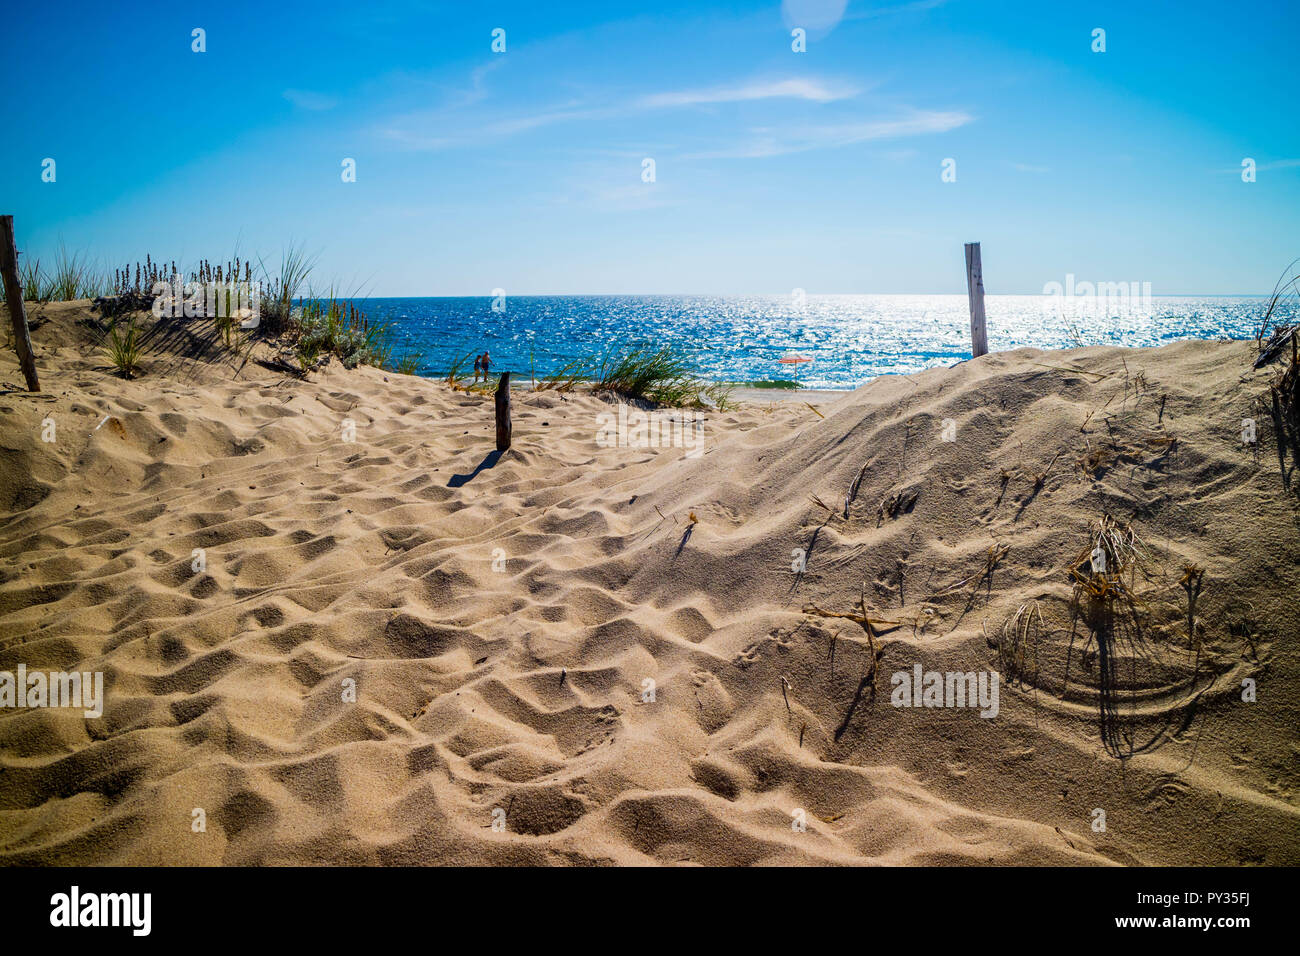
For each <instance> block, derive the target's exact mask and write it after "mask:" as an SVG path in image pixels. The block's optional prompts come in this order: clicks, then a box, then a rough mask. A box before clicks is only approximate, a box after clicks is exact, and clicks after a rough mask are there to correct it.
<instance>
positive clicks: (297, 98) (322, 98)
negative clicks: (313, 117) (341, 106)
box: [284, 90, 338, 113]
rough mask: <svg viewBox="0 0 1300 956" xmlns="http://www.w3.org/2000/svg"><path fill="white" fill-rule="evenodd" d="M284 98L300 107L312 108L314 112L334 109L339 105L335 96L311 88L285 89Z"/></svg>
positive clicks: (304, 108)
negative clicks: (316, 91)
mask: <svg viewBox="0 0 1300 956" xmlns="http://www.w3.org/2000/svg"><path fill="white" fill-rule="evenodd" d="M284 98H285V99H286V100H288V101H289V102H290V103H292V104H293V105H294V106H296V107H298V108H299V109H303V110H311V111H312V112H313V113H319V112H324V111H325V110H332V109H333V108H334V107H335V106H336V105H338V100H336V99H335V98H334V97H332V96H327V95H326V94H324V93H314V92H312V91H311V90H285V91H284Z"/></svg>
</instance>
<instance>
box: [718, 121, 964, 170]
mask: <svg viewBox="0 0 1300 956" xmlns="http://www.w3.org/2000/svg"><path fill="white" fill-rule="evenodd" d="M972 120H973V117H971V116H970V115H969V114H967V113H963V112H960V111H947V112H943V111H935V110H912V111H911V112H910V113H908V114H906V115H903V116H895V117H891V118H888V119H877V120H869V121H866V122H860V123H843V124H839V125H835V126H814V127H803V128H791V129H789V130H786V129H782V128H774V127H766V128H761V129H756V130H752V131H751V132H752V134H753V138H752V139H751V140H750V141H749V142H748V143H744V144H741V145H740V146H737V147H735V148H734V149H727V150H721V151H717V152H710V153H701V154H697V157H698V158H702V159H720V158H732V159H758V158H763V157H767V156H784V155H786V154H788V153H803V152H807V151H808V150H813V149H833V148H836V147H840V146H849V145H852V144H853V143H863V142H868V141H872V140H882V139H901V138H903V137H907V136H924V135H929V134H933V133H946V132H948V131H949V130H953V129H957V128H958V127H959V126H965V125H966V124H967V123H970V122H972Z"/></svg>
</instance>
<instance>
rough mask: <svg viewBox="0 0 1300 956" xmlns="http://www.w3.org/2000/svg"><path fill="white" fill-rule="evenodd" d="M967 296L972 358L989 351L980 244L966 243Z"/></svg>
mask: <svg viewBox="0 0 1300 956" xmlns="http://www.w3.org/2000/svg"><path fill="white" fill-rule="evenodd" d="M966 294H967V296H968V297H969V298H970V344H971V350H970V354H971V358H979V357H980V356H981V355H985V354H987V353H988V350H989V336H988V329H987V328H986V327H985V323H984V268H983V266H982V265H981V264H980V244H979V243H978V242H968V243H966Z"/></svg>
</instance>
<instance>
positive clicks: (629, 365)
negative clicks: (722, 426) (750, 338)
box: [537, 345, 734, 409]
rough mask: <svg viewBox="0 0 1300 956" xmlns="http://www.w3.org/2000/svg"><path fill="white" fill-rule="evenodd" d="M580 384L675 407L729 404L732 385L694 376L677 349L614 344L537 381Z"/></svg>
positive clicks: (553, 386)
mask: <svg viewBox="0 0 1300 956" xmlns="http://www.w3.org/2000/svg"><path fill="white" fill-rule="evenodd" d="M580 384H588V385H590V387H591V389H592V390H593V391H597V392H613V393H615V394H616V395H619V396H620V397H622V398H629V399H641V400H643V401H647V402H653V403H654V404H656V405H666V406H670V407H674V408H718V409H725V408H726V407H728V405H729V403H730V398H731V391H732V388H733V387H734V386H732V385H727V384H723V383H718V382H706V381H704V380H702V379H700V378H698V377H697V376H696V375H695V373H694V371H693V369H692V367H691V363H690V359H689V358H688V357H687V355H686V354H685V353H684V352H682V351H680V350H679V349H677V348H675V347H673V346H669V345H665V346H660V347H657V348H656V347H653V346H645V345H637V346H621V347H615V348H612V349H610V350H609V351H607V352H606V353H605V354H604V355H602V356H600V357H598V358H578V359H574V360H572V361H570V362H568V363H567V364H565V365H564V366H562V367H561V368H560V369H559V370H557V371H556V372H554V373H552V374H551V375H549V376H547V377H545V378H544V379H542V381H541V383H540V384H539V385H537V389H538V390H539V391H546V390H555V391H559V392H568V391H572V390H573V389H574V388H576V387H577V386H578V385H580Z"/></svg>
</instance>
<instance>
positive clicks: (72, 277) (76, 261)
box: [18, 245, 107, 303]
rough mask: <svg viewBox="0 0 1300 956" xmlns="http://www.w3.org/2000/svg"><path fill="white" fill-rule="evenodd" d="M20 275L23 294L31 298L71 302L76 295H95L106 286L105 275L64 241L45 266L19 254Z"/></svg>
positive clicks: (77, 297)
mask: <svg viewBox="0 0 1300 956" xmlns="http://www.w3.org/2000/svg"><path fill="white" fill-rule="evenodd" d="M20 258H21V261H20V262H19V265H18V272H19V275H18V278H19V281H20V282H21V283H22V287H23V298H24V299H25V300H26V301H28V302H41V303H44V302H71V301H73V300H76V299H93V298H94V297H95V296H97V295H100V294H101V293H102V292H103V291H104V290H105V289H106V288H107V282H106V280H105V279H104V276H103V275H101V274H100V272H99V271H98V270H97V269H96V268H95V267H94V266H93V265H92V264H91V262H90V260H89V259H87V258H85V257H84V256H82V255H81V253H77V252H74V253H69V252H68V250H67V248H66V247H65V246H63V245H60V246H59V254H58V256H56V257H55V259H54V264H53V266H52V267H50V268H48V269H42V268H41V263H40V260H39V259H32V258H31V257H30V256H26V255H24V256H22V257H20Z"/></svg>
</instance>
